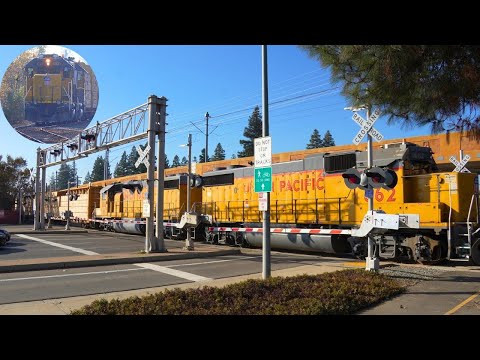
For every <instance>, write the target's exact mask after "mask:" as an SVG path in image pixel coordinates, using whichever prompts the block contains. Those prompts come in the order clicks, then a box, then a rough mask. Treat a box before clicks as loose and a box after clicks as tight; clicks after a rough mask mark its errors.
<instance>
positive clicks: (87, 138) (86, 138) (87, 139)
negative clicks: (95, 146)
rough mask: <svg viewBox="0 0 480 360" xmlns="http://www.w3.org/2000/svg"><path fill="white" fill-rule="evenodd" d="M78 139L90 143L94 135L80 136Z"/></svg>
mask: <svg viewBox="0 0 480 360" xmlns="http://www.w3.org/2000/svg"><path fill="white" fill-rule="evenodd" d="M80 138H82V139H83V140H86V141H87V142H90V141H93V140H95V135H94V134H86V135H82V136H80Z"/></svg>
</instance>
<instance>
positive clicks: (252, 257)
mask: <svg viewBox="0 0 480 360" xmlns="http://www.w3.org/2000/svg"><path fill="white" fill-rule="evenodd" d="M260 257H261V256H245V257H241V258H238V259H228V260H214V261H205V262H196V263H190V264H177V265H168V266H165V267H168V268H173V267H180V266H195V265H203V264H216V263H221V262H227V261H238V260H243V259H255V258H260ZM364 265H365V264H364Z"/></svg>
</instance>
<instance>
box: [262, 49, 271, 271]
mask: <svg viewBox="0 0 480 360" xmlns="http://www.w3.org/2000/svg"><path fill="white" fill-rule="evenodd" d="M262 92H263V97H262V111H263V116H262V118H263V123H262V125H263V126H262V136H263V137H265V136H269V124H268V66H267V45H262ZM266 194H267V210H266V211H263V241H262V245H263V246H262V255H263V266H262V278H263V279H268V278H269V277H270V276H271V274H270V273H271V271H270V193H269V192H267V193H266Z"/></svg>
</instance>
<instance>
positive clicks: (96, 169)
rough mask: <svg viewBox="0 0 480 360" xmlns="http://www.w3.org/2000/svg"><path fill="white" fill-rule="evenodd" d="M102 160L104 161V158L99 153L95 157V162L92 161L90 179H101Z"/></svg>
mask: <svg viewBox="0 0 480 360" xmlns="http://www.w3.org/2000/svg"><path fill="white" fill-rule="evenodd" d="M104 162H105V159H104V158H103V156H101V155H99V156H97V158H96V159H95V162H94V163H93V169H92V172H91V178H92V181H100V180H103V174H104V173H103V171H104V170H103V167H104Z"/></svg>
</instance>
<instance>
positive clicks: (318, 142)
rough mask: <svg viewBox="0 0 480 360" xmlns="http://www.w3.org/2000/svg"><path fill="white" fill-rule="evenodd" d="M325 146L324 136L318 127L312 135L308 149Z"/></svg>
mask: <svg viewBox="0 0 480 360" xmlns="http://www.w3.org/2000/svg"><path fill="white" fill-rule="evenodd" d="M321 147H323V141H322V137H321V136H320V133H319V132H318V130H317V129H314V130H313V133H312V136H310V142H309V143H308V144H307V149H318V148H321Z"/></svg>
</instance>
